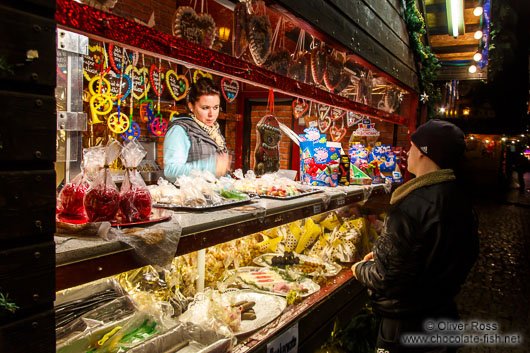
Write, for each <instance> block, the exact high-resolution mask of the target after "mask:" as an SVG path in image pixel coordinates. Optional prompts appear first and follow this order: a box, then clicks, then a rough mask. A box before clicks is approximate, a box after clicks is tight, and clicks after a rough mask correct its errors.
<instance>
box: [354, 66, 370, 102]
mask: <svg viewBox="0 0 530 353" xmlns="http://www.w3.org/2000/svg"><path fill="white" fill-rule="evenodd" d="M360 76H361V79H360V80H359V86H358V90H357V92H358V93H357V101H358V102H360V103H363V104H366V105H370V104H372V88H373V82H372V81H373V74H372V71H370V70H366V72H365V71H362V72H361V74H360Z"/></svg>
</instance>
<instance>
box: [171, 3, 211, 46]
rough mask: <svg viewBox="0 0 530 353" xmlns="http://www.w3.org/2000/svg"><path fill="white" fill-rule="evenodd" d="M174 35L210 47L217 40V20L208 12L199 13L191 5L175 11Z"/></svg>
mask: <svg viewBox="0 0 530 353" xmlns="http://www.w3.org/2000/svg"><path fill="white" fill-rule="evenodd" d="M172 31H173V35H174V36H176V37H178V38H181V39H185V40H187V41H189V42H192V43H195V44H198V45H201V46H203V47H205V48H208V49H210V48H211V47H212V46H213V42H214V40H215V31H216V28H215V21H214V19H213V17H212V16H210V15H209V14H208V13H202V14H200V15H197V13H196V12H195V10H194V9H192V8H191V7H189V6H181V7H179V8H178V10H177V11H175V15H174V18H173V26H172Z"/></svg>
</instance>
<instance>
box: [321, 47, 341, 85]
mask: <svg viewBox="0 0 530 353" xmlns="http://www.w3.org/2000/svg"><path fill="white" fill-rule="evenodd" d="M343 69H344V61H343V58H342V57H341V56H340V55H339V54H337V53H335V54H334V55H328V57H327V58H326V70H325V71H324V83H325V85H326V87H327V88H328V89H329V90H330V91H333V90H334V89H335V87H337V86H338V84H339V83H340V80H341V79H342V71H343Z"/></svg>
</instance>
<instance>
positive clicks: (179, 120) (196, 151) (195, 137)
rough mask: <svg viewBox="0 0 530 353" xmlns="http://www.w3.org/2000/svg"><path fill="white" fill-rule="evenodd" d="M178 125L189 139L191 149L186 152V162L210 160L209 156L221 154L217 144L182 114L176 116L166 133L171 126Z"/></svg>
mask: <svg viewBox="0 0 530 353" xmlns="http://www.w3.org/2000/svg"><path fill="white" fill-rule="evenodd" d="M175 125H179V126H182V127H183V128H184V130H185V131H186V133H187V134H188V137H189V138H190V142H191V147H190V151H189V152H188V159H187V161H186V162H188V163H189V162H195V161H198V160H202V159H206V158H210V157H211V156H213V155H215V154H217V153H221V152H222V150H221V148H219V146H218V145H217V143H215V141H214V140H212V138H211V137H210V135H208V134H207V133H206V131H204V130H203V129H202V128H201V127H200V126H199V124H197V123H196V122H195V121H194V120H193V119H192V118H191V117H189V116H186V115H184V114H180V115H178V116H177V117H176V118H175V119H173V120H172V121H171V122H170V123H169V126H168V131H169V129H171V128H172V127H173V126H175Z"/></svg>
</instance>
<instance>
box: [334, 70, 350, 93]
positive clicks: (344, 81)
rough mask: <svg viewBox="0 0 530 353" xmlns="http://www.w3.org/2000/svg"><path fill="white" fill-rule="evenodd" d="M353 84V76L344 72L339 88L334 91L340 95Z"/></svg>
mask: <svg viewBox="0 0 530 353" xmlns="http://www.w3.org/2000/svg"><path fill="white" fill-rule="evenodd" d="M350 84H351V75H350V74H349V73H347V72H343V73H342V75H340V81H339V84H338V85H337V87H335V89H334V90H333V91H334V92H335V94H339V93H341V92H342V91H344V90H345V89H346V87H348V86H349V85H350Z"/></svg>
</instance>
